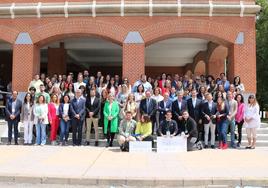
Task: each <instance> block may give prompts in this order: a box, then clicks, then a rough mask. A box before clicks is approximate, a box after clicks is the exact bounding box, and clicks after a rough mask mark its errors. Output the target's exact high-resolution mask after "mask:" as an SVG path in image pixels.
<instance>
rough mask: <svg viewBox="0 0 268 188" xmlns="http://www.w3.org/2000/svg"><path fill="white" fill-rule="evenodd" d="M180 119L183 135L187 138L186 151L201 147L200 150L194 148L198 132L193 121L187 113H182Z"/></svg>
mask: <svg viewBox="0 0 268 188" xmlns="http://www.w3.org/2000/svg"><path fill="white" fill-rule="evenodd" d="M182 117H183V121H182V125H183V127H184V131H183V134H184V135H185V137H187V151H194V150H196V149H202V146H201V148H198V147H197V146H196V142H197V137H198V132H197V125H196V122H195V120H194V119H193V118H191V117H190V116H189V113H188V112H187V111H183V112H182ZM200 144H201V143H200ZM195 146H196V147H195Z"/></svg>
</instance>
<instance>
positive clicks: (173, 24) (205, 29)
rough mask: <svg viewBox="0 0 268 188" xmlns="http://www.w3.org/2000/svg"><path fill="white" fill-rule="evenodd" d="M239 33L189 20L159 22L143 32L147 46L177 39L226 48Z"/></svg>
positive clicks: (234, 29)
mask: <svg viewBox="0 0 268 188" xmlns="http://www.w3.org/2000/svg"><path fill="white" fill-rule="evenodd" d="M237 33H238V31H237V28H235V27H232V26H230V25H227V24H224V23H219V22H214V21H209V20H203V19H202V20H200V19H189V18H185V19H184V18H180V19H173V20H171V21H169V22H158V23H157V24H154V25H150V26H148V27H146V28H144V29H143V30H142V31H141V35H142V37H143V39H144V41H145V44H146V46H148V45H150V44H152V43H155V42H158V41H161V40H164V39H168V38H175V37H187V38H202V39H207V40H209V41H212V42H215V43H218V44H221V45H224V46H230V45H231V44H234V42H235V39H236V36H237Z"/></svg>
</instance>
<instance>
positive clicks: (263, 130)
mask: <svg viewBox="0 0 268 188" xmlns="http://www.w3.org/2000/svg"><path fill="white" fill-rule="evenodd" d="M242 133H243V134H246V129H243V130H242ZM258 134H268V128H258V129H257V135H258Z"/></svg>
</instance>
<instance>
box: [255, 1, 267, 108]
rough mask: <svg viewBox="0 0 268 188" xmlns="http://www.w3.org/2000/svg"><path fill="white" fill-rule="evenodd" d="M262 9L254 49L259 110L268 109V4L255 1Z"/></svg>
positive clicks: (258, 17)
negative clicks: (255, 50) (255, 51)
mask: <svg viewBox="0 0 268 188" xmlns="http://www.w3.org/2000/svg"><path fill="white" fill-rule="evenodd" d="M257 4H259V5H260V6H261V7H262V10H261V12H260V14H259V15H258V16H257V23H256V47H257V98H258V101H259V104H260V108H261V110H266V111H267V109H268V2H267V0H257Z"/></svg>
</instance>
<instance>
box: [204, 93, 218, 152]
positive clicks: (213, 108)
mask: <svg viewBox="0 0 268 188" xmlns="http://www.w3.org/2000/svg"><path fill="white" fill-rule="evenodd" d="M206 99H207V102H206V103H204V104H203V106H202V108H201V115H202V121H203V123H204V131H205V148H208V135H209V129H210V133H211V140H210V143H211V148H212V149H214V148H215V129H216V113H217V105H216V103H214V102H213V97H212V95H211V93H207V94H206Z"/></svg>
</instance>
